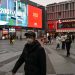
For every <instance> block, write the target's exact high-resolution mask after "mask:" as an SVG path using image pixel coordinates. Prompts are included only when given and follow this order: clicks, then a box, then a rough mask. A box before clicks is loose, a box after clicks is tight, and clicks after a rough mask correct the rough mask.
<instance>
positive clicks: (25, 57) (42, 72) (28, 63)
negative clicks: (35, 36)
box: [12, 40, 46, 75]
mask: <svg viewBox="0 0 75 75" xmlns="http://www.w3.org/2000/svg"><path fill="white" fill-rule="evenodd" d="M24 62H25V66H24V70H25V75H46V54H45V50H44V48H43V47H42V46H41V45H40V43H39V42H38V41H37V40H36V41H35V42H33V43H32V44H26V45H25V47H24V50H23V52H22V54H21V56H20V58H19V59H18V61H17V62H16V64H15V66H14V68H13V70H12V72H13V73H16V71H17V70H18V69H19V67H20V66H21V65H22V64H23V63H24Z"/></svg>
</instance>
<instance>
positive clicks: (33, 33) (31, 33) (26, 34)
mask: <svg viewBox="0 0 75 75" xmlns="http://www.w3.org/2000/svg"><path fill="white" fill-rule="evenodd" d="M25 36H27V37H28V36H29V37H34V38H35V37H36V34H35V32H33V31H28V32H27V33H25Z"/></svg>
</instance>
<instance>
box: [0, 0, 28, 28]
mask: <svg viewBox="0 0 75 75" xmlns="http://www.w3.org/2000/svg"><path fill="white" fill-rule="evenodd" d="M26 7H27V5H25V4H24V3H21V2H20V0H0V25H11V26H24V27H26V26H27V13H26V11H27V9H26Z"/></svg>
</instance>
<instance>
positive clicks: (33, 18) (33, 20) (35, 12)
mask: <svg viewBox="0 0 75 75" xmlns="http://www.w3.org/2000/svg"><path fill="white" fill-rule="evenodd" d="M28 27H31V28H42V9H40V8H37V7H34V6H31V5H28Z"/></svg>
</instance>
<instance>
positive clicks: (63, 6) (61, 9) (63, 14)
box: [46, 0, 75, 32]
mask: <svg viewBox="0 0 75 75" xmlns="http://www.w3.org/2000/svg"><path fill="white" fill-rule="evenodd" d="M46 12H47V25H48V29H49V30H51V31H52V30H55V31H56V32H75V0H71V1H65V2H60V3H53V4H49V5H47V6H46Z"/></svg>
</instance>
